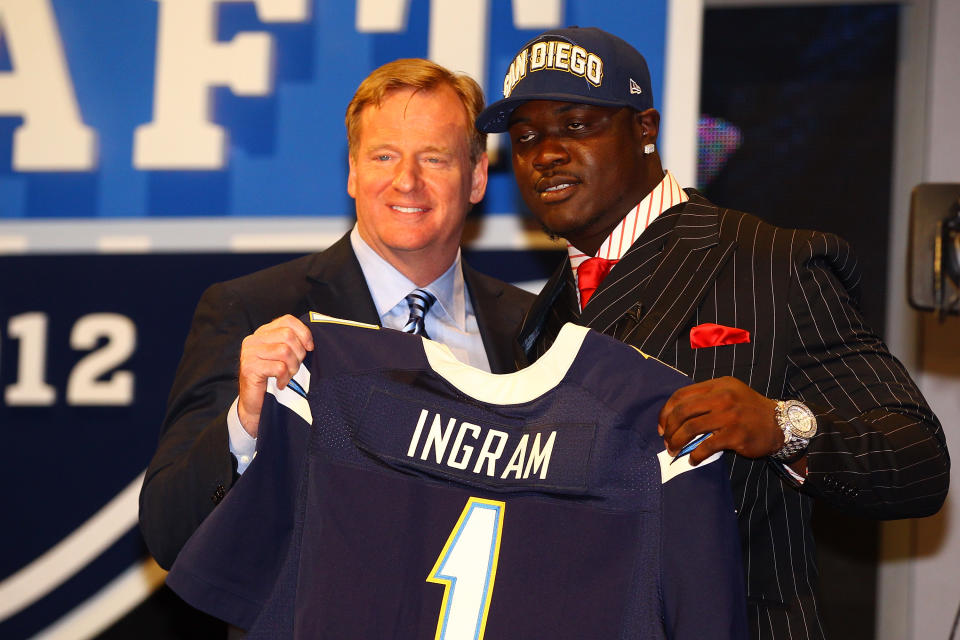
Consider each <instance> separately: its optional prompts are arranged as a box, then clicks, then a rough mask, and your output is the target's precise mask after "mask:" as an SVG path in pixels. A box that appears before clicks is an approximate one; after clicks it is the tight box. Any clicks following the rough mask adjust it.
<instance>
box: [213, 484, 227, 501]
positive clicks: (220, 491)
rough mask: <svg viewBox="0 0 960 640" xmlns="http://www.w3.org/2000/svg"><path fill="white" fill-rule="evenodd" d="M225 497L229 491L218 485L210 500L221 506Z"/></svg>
mask: <svg viewBox="0 0 960 640" xmlns="http://www.w3.org/2000/svg"><path fill="white" fill-rule="evenodd" d="M225 495H227V490H226V489H224V488H223V485H222V484H218V485H217V488H216V489H214V491H213V495H212V496H210V499H211V500H212V501H213V504H220V501H221V500H223V496H225Z"/></svg>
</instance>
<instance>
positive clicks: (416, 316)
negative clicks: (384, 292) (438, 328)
mask: <svg viewBox="0 0 960 640" xmlns="http://www.w3.org/2000/svg"><path fill="white" fill-rule="evenodd" d="M406 301H407V306H408V307H409V308H410V318H409V319H407V324H405V325H404V327H403V330H404V331H405V332H407V333H412V334H414V335H417V336H423V337H424V338H429V337H430V336H428V335H427V330H426V328H425V327H424V325H423V320H424V318H425V317H426V315H427V311H429V310H430V307H432V306H433V303H434V302H436V301H437V297H436V296H435V295H433V294H432V293H430V292H429V291H427V290H426V289H414V290H413V291H411V292H410V293H409V294H407V297H406Z"/></svg>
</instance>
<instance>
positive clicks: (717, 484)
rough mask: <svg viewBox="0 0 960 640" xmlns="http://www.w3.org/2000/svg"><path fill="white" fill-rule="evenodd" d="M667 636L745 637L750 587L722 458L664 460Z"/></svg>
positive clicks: (666, 457)
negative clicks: (694, 463) (692, 461)
mask: <svg viewBox="0 0 960 640" xmlns="http://www.w3.org/2000/svg"><path fill="white" fill-rule="evenodd" d="M658 458H659V460H660V468H661V479H662V481H663V493H662V496H663V498H662V509H663V519H662V537H661V545H662V550H661V553H662V556H661V557H662V559H663V562H662V565H661V567H662V569H661V570H662V573H663V575H662V576H661V585H662V591H663V606H664V625H665V627H666V631H667V637H668V638H673V639H675V640H682V639H686V638H746V637H747V634H748V631H747V620H746V601H745V595H744V594H745V593H746V589H745V587H744V582H743V569H742V567H741V554H740V538H739V533H738V531H737V526H736V512H735V511H734V505H733V500H732V496H731V492H730V486H729V481H728V479H727V466H726V465H725V464H723V461H722V454H721V453H717V454H715V455H714V456H712V457H710V458H708V459H707V460H704V461H703V462H701V463H700V464H699V465H697V466H692V465H691V464H690V463H689V456H685V457H682V458H680V459H678V460H677V461H676V463H674V464H673V465H671V464H670V462H671V460H672V457H671V456H670V455H669V454H668V453H667V452H666V451H662V452H661V453H660V454H659V456H658Z"/></svg>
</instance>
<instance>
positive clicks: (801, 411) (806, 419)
mask: <svg viewBox="0 0 960 640" xmlns="http://www.w3.org/2000/svg"><path fill="white" fill-rule="evenodd" d="M786 413H787V415H786V418H787V421H788V422H789V423H790V430H791V431H793V433H795V434H797V435H798V436H800V437H801V438H810V437H811V436H813V435H814V434H815V433H816V432H817V419H816V417H814V415H813V412H812V411H810V409H808V408H807V407H805V406H804V405H802V404H800V403H792V404H790V405H789V406H788V407H787V412H786Z"/></svg>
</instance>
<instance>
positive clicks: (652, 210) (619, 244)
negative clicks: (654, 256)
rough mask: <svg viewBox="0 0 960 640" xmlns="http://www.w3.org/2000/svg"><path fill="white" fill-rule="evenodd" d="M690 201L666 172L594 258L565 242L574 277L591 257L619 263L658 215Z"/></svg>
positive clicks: (632, 209) (625, 217)
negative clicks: (582, 264) (581, 265)
mask: <svg viewBox="0 0 960 640" xmlns="http://www.w3.org/2000/svg"><path fill="white" fill-rule="evenodd" d="M689 199H690V197H689V196H687V194H686V193H685V192H684V191H683V189H681V188H680V183H678V182H677V180H676V178H674V177H673V174H672V173H670V172H669V171H667V172H666V175H664V176H663V180H661V181H660V184H658V185H657V186H656V187H654V188H653V190H652V191H651V192H650V193H648V194H647V196H646V197H645V198H644V199H643V200H641V201H640V202H639V203H638V204H637V205H635V206H633V207H631V208H630V211H628V212H627V214H626V215H625V216H623V220H621V221H620V224H618V225H617V226H616V228H614V230H613V231H611V232H610V235H609V236H607V239H606V240H604V241H603V244H601V245H600V248H599V249H598V250H597V253H596V254H595V255H594V256H588V255H585V254H584V253H583V252H582V251H580V250H579V249H577V248H576V247H574V246H573V245H572V244H570V243H569V242H568V243H567V253H568V255H569V256H570V266H571V267H572V268H573V271H574V274H576V271H577V267H579V266H580V264H581V263H582V262H583V261H584V260H586V259H587V258H590V257H597V258H606V259H608V260H619V259H620V258H622V257H623V254H625V253H626V252H627V250H628V249H630V246H631V245H632V244H633V243H634V242H635V241H636V239H637V238H639V237H640V234H642V233H643V232H644V231H646V229H647V227H648V226H650V223H651V222H653V221H654V220H656V218H657V216H659V215H660V214H661V213H663V212H664V211H666V210H667V209H669V208H670V207H673V206H676V205H678V204H680V203H681V202H686V201H687V200H689Z"/></svg>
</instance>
